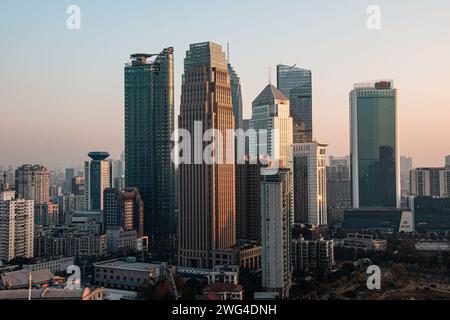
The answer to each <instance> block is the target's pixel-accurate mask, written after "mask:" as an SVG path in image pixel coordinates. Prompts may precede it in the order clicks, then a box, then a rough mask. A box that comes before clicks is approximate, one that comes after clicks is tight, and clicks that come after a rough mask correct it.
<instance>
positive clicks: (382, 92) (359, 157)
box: [350, 80, 401, 209]
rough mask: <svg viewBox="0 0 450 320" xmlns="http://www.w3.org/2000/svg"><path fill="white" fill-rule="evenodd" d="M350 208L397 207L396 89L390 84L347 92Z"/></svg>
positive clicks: (371, 84)
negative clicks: (350, 184) (349, 144)
mask: <svg viewBox="0 0 450 320" xmlns="http://www.w3.org/2000/svg"><path fill="white" fill-rule="evenodd" d="M350 140H351V162H352V167H351V172H352V201H353V208H355V209H358V208H367V207H385V208H400V205H401V190H400V153H399V130H398V107H397V90H396V89H394V84H393V81H390V80H388V81H373V82H369V83H360V84H356V85H355V87H354V90H353V91H352V92H351V93H350Z"/></svg>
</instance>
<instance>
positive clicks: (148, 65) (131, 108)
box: [125, 48, 176, 245]
mask: <svg viewBox="0 0 450 320" xmlns="http://www.w3.org/2000/svg"><path fill="white" fill-rule="evenodd" d="M152 57H155V59H154V60H153V61H151V60H150V58H152ZM131 59H132V62H131V63H130V64H127V65H126V66H125V156H126V162H125V185H126V187H129V188H134V187H137V188H138V190H139V192H140V193H141V196H142V199H143V201H144V208H145V209H144V229H145V234H146V235H148V236H150V237H151V238H152V239H153V240H154V241H156V243H157V244H158V242H159V241H163V240H167V239H169V238H171V237H174V236H176V219H175V192H174V188H175V180H174V177H175V176H174V164H173V162H172V160H171V151H172V145H173V143H172V141H171V135H172V132H173V130H174V57H173V48H166V49H164V50H163V51H162V52H161V53H159V54H157V55H150V54H134V55H132V56H131ZM159 245H162V244H161V242H159Z"/></svg>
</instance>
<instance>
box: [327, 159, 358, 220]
mask: <svg viewBox="0 0 450 320" xmlns="http://www.w3.org/2000/svg"><path fill="white" fill-rule="evenodd" d="M351 189H352V188H351V180H350V158H349V157H344V158H336V157H330V162H329V166H328V167H327V209H328V222H329V223H330V224H335V223H342V222H344V211H345V210H346V209H349V208H351V207H352V191H351Z"/></svg>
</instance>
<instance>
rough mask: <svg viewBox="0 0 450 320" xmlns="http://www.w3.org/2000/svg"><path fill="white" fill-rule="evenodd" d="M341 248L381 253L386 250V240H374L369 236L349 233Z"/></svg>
mask: <svg viewBox="0 0 450 320" xmlns="http://www.w3.org/2000/svg"><path fill="white" fill-rule="evenodd" d="M343 247H346V248H352V249H364V250H367V251H381V252H383V251H386V249H387V240H380V239H374V238H373V236H372V235H370V234H360V233H349V234H347V237H346V238H345V239H344V241H343Z"/></svg>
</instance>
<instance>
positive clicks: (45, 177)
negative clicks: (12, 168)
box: [15, 164, 50, 224]
mask: <svg viewBox="0 0 450 320" xmlns="http://www.w3.org/2000/svg"><path fill="white" fill-rule="evenodd" d="M49 174H50V173H49V171H48V170H47V168H46V167H44V166H42V165H28V164H26V165H23V166H21V167H19V168H17V169H16V182H15V185H16V196H17V199H25V200H33V201H34V206H35V207H34V214H35V223H36V224H40V223H41V221H40V220H41V217H42V216H43V215H44V214H45V213H44V212H43V211H44V205H45V204H46V203H48V202H49V201H50V175H49Z"/></svg>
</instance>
